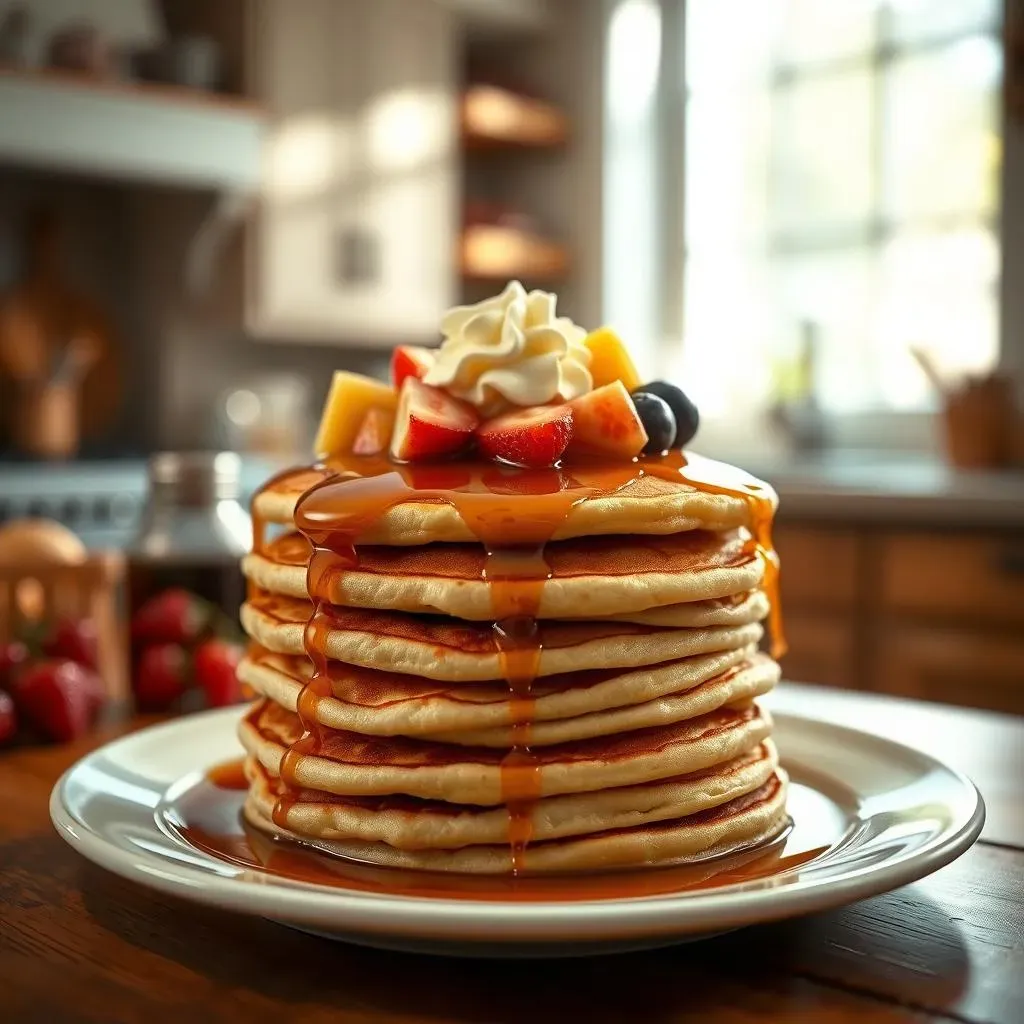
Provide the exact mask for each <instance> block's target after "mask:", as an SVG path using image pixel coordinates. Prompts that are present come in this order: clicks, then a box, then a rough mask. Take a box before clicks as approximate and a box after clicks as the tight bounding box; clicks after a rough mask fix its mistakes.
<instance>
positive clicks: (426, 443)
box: [391, 377, 478, 462]
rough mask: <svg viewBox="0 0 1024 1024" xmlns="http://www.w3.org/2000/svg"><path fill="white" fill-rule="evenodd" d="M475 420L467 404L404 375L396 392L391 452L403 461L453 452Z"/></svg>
mask: <svg viewBox="0 0 1024 1024" xmlns="http://www.w3.org/2000/svg"><path fill="white" fill-rule="evenodd" d="M477 422H478V419H477V415H476V411H475V410H474V409H473V407H472V406H471V405H467V404H466V403H465V402H460V401H459V400H458V399H457V398H452V396H451V395H449V394H447V392H444V391H441V390H440V389H439V388H432V387H430V386H429V385H427V384H424V383H422V382H421V381H419V380H417V379H416V378H415V377H406V378H405V380H404V382H403V383H402V391H401V394H400V395H399V396H398V415H397V417H396V418H395V432H394V434H393V435H392V437H391V454H392V456H393V457H394V458H396V459H399V460H401V461H403V462H415V461H416V460H417V459H429V458H431V457H433V456H437V455H453V454H455V453H456V452H458V451H461V450H462V449H463V448H465V447H466V446H467V445H468V444H469V442H470V441H471V440H472V438H473V431H474V430H475V429H476V425H477Z"/></svg>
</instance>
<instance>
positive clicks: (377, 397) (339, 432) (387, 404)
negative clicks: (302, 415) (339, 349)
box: [314, 370, 398, 458]
mask: <svg viewBox="0 0 1024 1024" xmlns="http://www.w3.org/2000/svg"><path fill="white" fill-rule="evenodd" d="M371 409H381V410H383V411H384V412H385V413H386V414H387V416H388V419H389V420H391V421H393V420H394V417H395V413H396V412H397V411H398V394H397V393H396V392H395V390H394V388H392V387H391V385H390V384H385V383H384V382H383V381H379V380H374V379H373V378H372V377H363V376H361V375H360V374H358V373H346V372H345V371H343V370H337V371H336V372H335V374H334V379H333V380H332V381H331V390H330V391H329V392H328V393H327V401H326V402H325V403H324V411H323V415H322V416H321V417H320V429H319V430H318V431H317V432H316V441H315V443H314V451H315V453H316V454H317V456H321V457H326V458H329V457H330V456H332V455H347V454H348V453H349V452H351V451H352V445H353V443H354V442H355V440H356V437H357V436H358V434H359V429H360V427H362V425H363V421H364V420H365V419H366V414H367V413H368V412H370V410H371Z"/></svg>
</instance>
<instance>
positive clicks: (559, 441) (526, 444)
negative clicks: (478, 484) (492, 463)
mask: <svg viewBox="0 0 1024 1024" xmlns="http://www.w3.org/2000/svg"><path fill="white" fill-rule="evenodd" d="M476 440H477V444H478V445H479V446H480V451H481V452H482V453H483V454H484V455H486V456H487V457H488V458H491V459H501V460H502V462H511V463H512V464H513V465H515V466H535V467H537V466H553V465H554V464H555V463H556V462H557V461H558V458H559V456H560V455H561V454H562V452H564V451H565V449H566V446H567V445H568V444H569V442H570V441H571V440H572V409H570V408H569V406H568V405H564V404H563V405H537V406H533V407H532V408H530V409H519V410H517V411H516V412H508V413H505V414H504V415H503V416H496V417H495V418H494V419H492V420H488V421H487V422H486V423H484V424H483V425H482V426H481V427H478V428H477V432H476Z"/></svg>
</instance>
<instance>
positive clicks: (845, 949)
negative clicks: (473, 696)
mask: <svg viewBox="0 0 1024 1024" xmlns="http://www.w3.org/2000/svg"><path fill="white" fill-rule="evenodd" d="M797 689H798V688H795V687H789V688H784V689H783V690H782V691H781V692H780V693H779V694H777V695H776V700H775V704H776V706H778V707H781V706H792V705H793V702H794V700H797V699H798V700H799V702H800V705H801V708H803V709H807V708H808V707H809V706H810V707H813V708H814V710H815V712H816V713H819V714H820V715H821V716H822V717H827V718H833V719H837V720H839V721H843V722H847V723H850V724H854V725H862V724H864V725H868V726H870V727H872V728H874V729H875V730H877V731H880V732H884V733H887V734H890V735H893V736H896V737H899V738H902V739H904V740H906V741H910V740H911V739H912V738H914V739H915V741H916V744H917V745H918V746H923V747H925V748H926V749H928V748H931V749H932V750H933V751H934V752H936V753H938V754H940V755H941V756H942V757H944V758H945V759H947V760H949V761H950V762H951V763H953V764H955V765H956V766H957V767H960V768H962V769H964V770H966V771H967V772H968V773H969V774H970V775H971V776H972V777H973V778H974V780H975V781H976V782H977V784H978V785H979V787H980V788H981V790H982V792H983V793H984V794H985V797H986V799H987V802H988V809H989V818H988V823H987V825H986V828H985V833H984V835H983V837H982V841H981V842H980V843H979V844H978V845H977V846H975V847H974V848H973V849H972V850H971V851H969V852H968V853H967V854H966V855H964V856H963V857H962V858H960V860H958V861H956V862H955V863H953V864H951V865H950V866H949V867H947V868H945V869H943V870H942V871H939V872H938V873H937V874H935V875H933V876H931V877H930V878H927V879H925V880H924V881H922V882H920V883H918V884H916V885H911V886H908V887H906V888H904V889H900V890H898V891H896V892H893V893H890V894H888V895H885V896H879V897H876V898H875V899H871V900H867V901H865V902H863V903H860V904H857V905H855V906H851V907H848V908H846V909H843V910H837V911H834V912H830V913H824V914H818V915H816V916H812V917H806V918H801V919H796V920H791V921H786V922H783V923H780V924H773V925H765V926H762V927H757V928H748V929H746V930H744V931H739V932H734V933H732V934H730V935H725V936H721V937H719V938H716V939H710V940H707V941H704V942H699V943H695V944H690V945H680V946H675V947H671V948H668V949H663V950H658V951H656V952H650V953H636V954H629V955H625V956H615V957H599V958H594V959H590V960H577V961H547V962H544V961H513V962H508V961H505V962H502V961H486V960H446V959H441V958H432V957H423V956H419V957H417V956H409V955H403V954H397V953H382V952H376V951H373V950H368V949H361V948H358V947H355V946H345V945H341V944H338V943H333V942H328V941H324V940H319V939H316V938H312V937H309V936H306V935H303V934H300V933H298V932H294V931H291V930H289V929H287V928H284V927H281V926H279V925H274V924H271V923H269V922H266V921H262V920H258V919H252V918H245V917H241V916H235V915H232V914H228V913H222V912H218V911H213V910H207V909H203V908H199V907H195V906H192V905H190V904H189V903H187V902H185V901H184V900H177V899H172V898H170V897H167V896H162V895H159V894H157V893H154V892H151V891H149V890H146V889H143V888H140V887H138V886H135V885H132V884H130V883H128V882H125V881H122V880H121V879H119V878H117V877H115V876H113V875H110V874H108V873H107V872H105V871H103V870H101V869H100V868H97V867H93V866H92V865H91V864H89V863H88V862H87V861H85V860H84V859H83V858H81V857H80V856H78V855H77V854H76V853H74V852H73V851H72V850H71V849H70V848H69V847H67V846H65V844H64V843H63V842H62V841H61V840H60V839H58V838H57V836H56V834H55V833H54V832H53V830H52V828H51V826H50V822H49V817H48V814H47V797H48V796H49V792H50V788H51V786H52V785H53V783H54V781H55V780H56V779H57V777H58V775H59V774H60V773H61V771H63V770H64V768H66V767H67V766H68V765H69V764H71V763H72V761H74V760H75V759H76V758H77V757H79V756H81V755H82V754H83V753H85V752H86V751H87V750H88V749H90V748H91V747H92V746H95V745H96V744H97V743H98V742H100V741H101V740H102V739H106V738H108V737H109V735H110V731H108V733H107V734H106V735H103V736H96V737H93V738H92V739H91V740H90V741H89V742H86V743H80V744H78V745H76V746H72V747H65V748H51V749H20V750H17V751H14V752H9V753H7V754H3V755H0V1021H2V1022H4V1024H26V1022H39V1024H72V1022H74V1024H79V1022H85V1021H89V1022H102V1024H122V1022H125V1024H127V1022H135V1021H138V1022H142V1024H160V1022H163V1021H174V1022H183V1024H201V1022H205V1021H232V1022H233V1021H239V1022H246V1024H250V1022H251V1024H256V1022H263V1021H273V1022H274V1024H282V1022H287V1024H304V1022H319V1021H324V1022H327V1021H330V1022H338V1021H344V1022H375V1024H413V1022H417V1024H437V1022H442V1021H473V1022H477V1021H479V1022H492V1021H493V1022H500V1021H530V1022H534V1021H537V1022H540V1021H555V1022H559V1024H567V1022H575V1021H585V1022H587V1024H591V1022H599V1021H611V1022H633V1021H636V1022H656V1024H662V1022H667V1021H682V1020H690V1019H694V1020H700V1021H728V1022H740V1021H753V1020H778V1021H785V1022H818V1021H821V1022H834V1021H847V1020H850V1021H854V1020H856V1021H871V1022H882V1021H904V1020H916V1021H923V1020H945V1021H1005V1022H1007V1024H1020V1022H1021V1021H1024V719H1017V718H1007V717H1001V716H996V715H989V714H984V713H977V712H968V711H963V710H960V709H955V708H944V707H939V706H935V705H926V704H919V703H912V702H908V701H896V700H892V699H888V698H882V697H874V696H868V695H862V694H846V693H833V692H828V691H822V690H819V689H817V688H803V687H801V688H799V690H800V691H801V692H800V693H799V694H796V690H797ZM809 702H810V703H809ZM133 724H135V725H137V724H139V723H133Z"/></svg>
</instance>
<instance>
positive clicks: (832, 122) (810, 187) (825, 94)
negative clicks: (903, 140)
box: [771, 67, 872, 237]
mask: <svg viewBox="0 0 1024 1024" xmlns="http://www.w3.org/2000/svg"><path fill="white" fill-rule="evenodd" d="M775 95H776V97H777V101H776V106H775V116H774V119H773V122H772V188H771V191H772V197H773V204H772V216H773V222H774V223H773V225H772V227H773V232H774V233H775V234H776V235H783V236H792V235H801V236H811V237H814V236H821V235H826V236H827V235H829V234H834V233H835V231H836V230H837V229H839V230H847V229H849V228H850V227H851V226H852V227H859V226H861V225H863V223H864V222H865V221H866V219H867V218H868V216H869V215H870V213H871V200H872V168H871V153H872V145H871V141H872V139H871V74H870V71H869V69H868V68H867V67H864V68H862V69H859V70H855V71H852V72H843V73H842V74H834V75H828V76H817V75H816V76H814V77H813V78H808V79H802V80H800V81H797V82H793V83H792V84H791V85H789V86H787V87H786V88H784V89H780V90H778V92H777V93H776V94H775Z"/></svg>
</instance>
